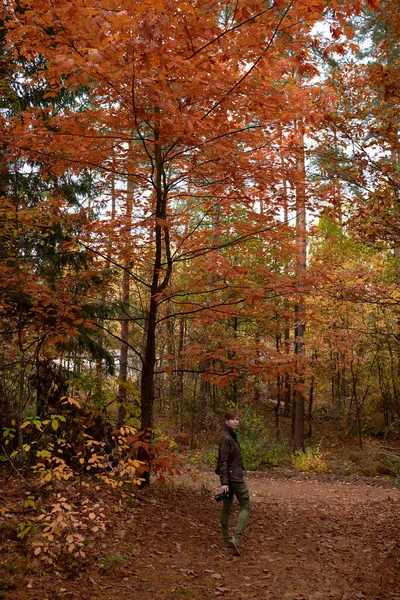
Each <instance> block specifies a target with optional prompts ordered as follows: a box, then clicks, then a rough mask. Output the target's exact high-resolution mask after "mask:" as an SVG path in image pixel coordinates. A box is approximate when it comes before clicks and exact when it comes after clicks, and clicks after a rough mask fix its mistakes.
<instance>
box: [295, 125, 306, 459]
mask: <svg viewBox="0 0 400 600" xmlns="http://www.w3.org/2000/svg"><path fill="white" fill-rule="evenodd" d="M298 143H299V148H298V152H299V157H298V160H297V178H296V246H297V254H296V272H297V290H298V303H297V305H296V307H295V315H296V323H297V326H296V330H295V352H296V358H297V361H296V372H295V384H294V395H293V411H292V440H291V447H292V450H293V451H296V450H303V449H304V407H305V397H304V384H305V380H304V366H303V364H302V355H303V353H304V334H305V306H304V294H305V285H306V283H305V278H306V269H307V243H306V231H307V222H306V172H305V150H304V130H303V127H302V125H300V126H299V127H298Z"/></svg>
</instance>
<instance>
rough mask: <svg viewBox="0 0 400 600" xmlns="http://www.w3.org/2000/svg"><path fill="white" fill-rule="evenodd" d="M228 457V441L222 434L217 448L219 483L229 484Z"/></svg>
mask: <svg viewBox="0 0 400 600" xmlns="http://www.w3.org/2000/svg"><path fill="white" fill-rule="evenodd" d="M228 459H229V442H228V440H227V439H226V437H225V436H224V437H223V438H222V439H221V441H220V443H219V449H218V467H219V468H218V474H219V479H220V482H221V485H229V480H228V462H229V461H228Z"/></svg>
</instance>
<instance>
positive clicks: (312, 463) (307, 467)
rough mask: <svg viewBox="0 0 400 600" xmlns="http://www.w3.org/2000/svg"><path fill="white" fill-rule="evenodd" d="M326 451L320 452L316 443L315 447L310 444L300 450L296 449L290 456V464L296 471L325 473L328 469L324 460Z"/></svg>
mask: <svg viewBox="0 0 400 600" xmlns="http://www.w3.org/2000/svg"><path fill="white" fill-rule="evenodd" d="M325 456H326V453H324V452H322V450H321V447H320V446H319V445H318V446H316V447H315V448H311V447H310V446H309V447H307V448H306V449H305V451H304V452H303V451H302V450H297V452H295V453H294V455H293V456H292V465H293V467H294V468H295V469H296V470H297V471H304V472H305V473H327V472H328V471H329V469H328V466H327V464H326V462H325V460H324V459H325Z"/></svg>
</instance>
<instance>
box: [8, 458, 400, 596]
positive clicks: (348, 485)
mask: <svg viewBox="0 0 400 600" xmlns="http://www.w3.org/2000/svg"><path fill="white" fill-rule="evenodd" d="M192 474H193V477H189V476H188V475H187V474H186V475H184V476H180V477H179V478H178V479H177V480H176V481H175V482H174V483H173V484H166V485H164V486H157V487H151V488H149V489H148V490H145V491H143V492H140V496H141V497H142V500H138V499H136V498H135V497H134V495H133V494H132V495H131V496H130V497H128V498H125V499H124V500H123V501H122V500H120V501H118V502H117V503H116V500H115V496H113V495H112V494H111V493H109V494H108V492H106V491H104V490H103V492H101V494H100V495H99V499H98V500H99V501H100V503H101V504H102V505H103V506H104V507H105V509H106V513H107V515H108V523H107V528H106V533H105V534H104V535H103V536H102V537H101V538H98V539H97V540H96V541H95V542H92V543H89V544H88V546H87V547H86V548H85V552H86V558H85V561H84V563H83V564H82V565H80V566H78V567H77V566H76V564H75V565H73V564H72V565H71V564H70V566H69V567H68V560H70V559H68V557H67V559H66V561H65V562H64V564H63V567H62V568H59V567H57V566H56V567H54V566H53V567H46V566H42V565H41V563H40V561H39V560H38V559H37V558H33V557H32V554H31V553H30V552H27V548H26V546H24V544H23V543H22V542H21V541H19V540H17V539H15V537H14V538H13V537H12V536H9V537H8V538H7V535H3V539H2V541H1V543H0V599H1V600H106V599H107V600H108V599H114V598H118V600H135V599H140V600H180V599H184V598H189V599H195V600H211V599H215V598H218V597H222V598H224V599H227V600H228V599H230V600H242V599H243V600H244V599H250V598H260V599H261V598H262V599H264V598H265V599H268V600H359V599H365V600H378V599H379V600H400V526H399V524H400V492H399V491H397V490H396V489H395V488H394V484H393V480H392V479H386V478H383V477H380V478H362V477H358V478H355V477H353V478H347V479H346V478H341V479H338V478H336V477H334V476H329V475H326V476H309V477H306V476H301V475H293V474H287V473H281V472H275V471H268V472H258V473H254V474H249V476H248V478H247V482H248V485H249V489H250V494H251V500H252V514H251V516H250V519H249V522H248V528H247V530H246V534H245V539H244V542H243V553H242V556H240V557H236V556H233V555H232V553H231V551H229V550H228V551H226V550H225V551H224V550H223V549H222V544H221V539H220V531H219V512H220V505H218V504H217V503H216V502H215V500H214V499H213V492H214V488H215V487H216V486H217V480H216V477H215V476H214V475H213V474H212V473H211V472H209V471H201V472H200V471H199V470H197V469H195V470H194V473H192ZM0 486H1V484H0ZM16 491H17V490H15V489H14V490H12V486H11V487H10V486H6V485H3V486H1V487H0V500H1V501H3V502H7V498H8V500H10V497H9V496H10V494H11V493H16ZM235 505H236V503H235ZM235 511H236V512H235V513H234V515H233V517H235V516H236V514H237V505H236V509H235ZM233 520H234V519H233ZM3 534H4V530H3Z"/></svg>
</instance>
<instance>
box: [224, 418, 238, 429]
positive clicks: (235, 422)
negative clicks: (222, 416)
mask: <svg viewBox="0 0 400 600" xmlns="http://www.w3.org/2000/svg"><path fill="white" fill-rule="evenodd" d="M226 425H227V427H229V429H236V427H237V426H238V425H239V417H234V418H233V419H229V420H228V421H226Z"/></svg>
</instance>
